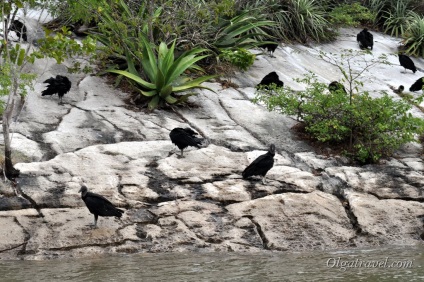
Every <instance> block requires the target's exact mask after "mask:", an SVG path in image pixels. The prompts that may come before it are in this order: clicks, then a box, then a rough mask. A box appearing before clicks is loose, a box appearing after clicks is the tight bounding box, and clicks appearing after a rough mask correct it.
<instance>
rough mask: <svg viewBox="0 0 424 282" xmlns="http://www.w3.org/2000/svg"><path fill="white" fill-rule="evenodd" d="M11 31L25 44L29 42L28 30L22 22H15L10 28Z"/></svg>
mask: <svg viewBox="0 0 424 282" xmlns="http://www.w3.org/2000/svg"><path fill="white" fill-rule="evenodd" d="M9 31H14V32H15V33H16V35H17V36H18V38H19V40H20V39H22V40H23V41H25V42H27V41H28V37H27V28H26V26H25V25H24V24H23V23H22V22H21V21H19V20H13V21H12V23H11V24H10V26H9Z"/></svg>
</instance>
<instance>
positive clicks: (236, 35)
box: [211, 12, 273, 49]
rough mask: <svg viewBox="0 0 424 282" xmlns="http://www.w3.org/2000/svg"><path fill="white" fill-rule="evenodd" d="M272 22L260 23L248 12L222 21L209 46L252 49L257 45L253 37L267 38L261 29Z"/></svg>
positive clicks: (260, 21)
mask: <svg viewBox="0 0 424 282" xmlns="http://www.w3.org/2000/svg"><path fill="white" fill-rule="evenodd" d="M272 25H273V22H272V21H262V20H260V19H258V18H256V17H254V16H250V15H249V12H244V13H242V14H240V15H238V16H236V17H234V18H231V19H229V20H226V19H222V20H221V23H220V24H219V26H218V30H217V33H216V35H215V38H214V40H213V41H212V43H211V45H212V46H213V47H215V48H216V49H222V48H246V49H248V48H252V47H254V46H256V45H257V41H256V40H255V36H267V34H266V32H265V31H263V30H262V29H261V27H269V26H272Z"/></svg>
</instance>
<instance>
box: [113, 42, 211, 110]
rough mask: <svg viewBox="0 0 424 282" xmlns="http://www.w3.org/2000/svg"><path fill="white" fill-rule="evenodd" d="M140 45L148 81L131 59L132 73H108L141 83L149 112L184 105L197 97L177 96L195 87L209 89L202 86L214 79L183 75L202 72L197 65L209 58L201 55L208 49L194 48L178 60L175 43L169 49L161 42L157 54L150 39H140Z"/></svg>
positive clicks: (114, 71) (130, 68) (115, 71)
mask: <svg viewBox="0 0 424 282" xmlns="http://www.w3.org/2000/svg"><path fill="white" fill-rule="evenodd" d="M141 44H142V46H143V49H142V54H141V64H142V66H143V71H144V73H145V74H146V76H147V78H148V81H147V80H145V79H143V78H142V76H141V75H140V74H139V73H138V72H137V70H136V68H135V66H134V65H133V64H132V63H131V62H132V61H131V59H130V58H127V59H128V62H129V67H128V69H129V71H121V70H109V72H112V73H117V74H120V75H123V76H125V77H127V78H128V79H130V80H131V81H134V82H136V83H137V84H139V85H140V86H141V88H140V93H141V94H142V95H144V96H146V97H150V98H151V100H150V102H149V105H148V106H149V109H151V110H152V109H155V108H156V107H158V106H159V105H161V104H162V103H164V102H166V103H168V104H175V103H181V102H184V101H186V100H187V98H188V97H189V96H191V95H194V94H193V93H189V94H184V95H180V96H175V93H178V92H184V91H187V90H191V89H194V88H205V89H209V88H207V87H205V86H202V85H200V84H201V83H202V82H205V81H207V80H209V79H211V78H213V77H214V76H202V77H199V78H196V79H193V80H192V79H190V78H189V77H187V76H185V75H184V72H185V71H186V70H188V69H196V70H201V69H200V68H199V67H198V66H196V65H195V63H196V62H198V61H199V60H201V59H203V58H206V57H207V55H201V56H198V55H199V54H200V53H202V52H205V51H206V50H205V49H200V48H199V49H192V50H189V51H186V52H184V53H183V54H181V55H180V56H179V57H178V58H177V59H175V55H174V51H175V40H174V42H173V43H172V45H171V47H170V48H168V46H167V45H166V44H165V43H164V42H162V43H160V45H159V47H158V52H157V55H156V54H155V50H154V49H153V48H152V47H151V46H150V43H149V42H148V40H147V38H145V37H141ZM209 90H211V89H209ZM211 91H212V90H211Z"/></svg>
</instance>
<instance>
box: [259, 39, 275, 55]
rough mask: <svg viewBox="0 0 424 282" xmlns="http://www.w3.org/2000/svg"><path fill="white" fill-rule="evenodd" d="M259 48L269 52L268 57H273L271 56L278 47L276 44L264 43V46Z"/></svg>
mask: <svg viewBox="0 0 424 282" xmlns="http://www.w3.org/2000/svg"><path fill="white" fill-rule="evenodd" d="M261 47H262V48H264V49H266V50H267V51H268V52H269V54H270V57H274V56H273V54H274V52H275V50H276V49H277V47H278V43H277V42H273V43H265V44H262V45H261Z"/></svg>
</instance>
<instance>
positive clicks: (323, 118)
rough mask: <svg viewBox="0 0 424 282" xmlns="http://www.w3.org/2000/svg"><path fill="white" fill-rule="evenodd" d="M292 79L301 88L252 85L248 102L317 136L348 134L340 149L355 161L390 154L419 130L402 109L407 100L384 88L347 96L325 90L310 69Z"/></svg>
mask: <svg viewBox="0 0 424 282" xmlns="http://www.w3.org/2000/svg"><path fill="white" fill-rule="evenodd" d="M295 81H297V82H300V83H304V84H306V85H307V88H306V90H305V91H300V92H295V91H293V90H292V89H290V88H289V87H284V88H278V89H274V91H273V95H270V94H269V92H263V91H258V92H257V93H256V97H255V99H254V100H253V102H254V103H264V104H265V106H266V107H267V109H268V110H270V111H279V112H280V113H282V114H287V115H295V116H296V117H297V119H298V120H300V121H302V122H303V123H304V124H305V129H306V131H307V132H308V133H309V134H310V135H311V136H312V137H313V138H315V139H317V140H319V141H321V142H326V143H330V144H349V142H350V138H352V146H351V147H350V148H347V152H346V154H347V155H348V156H350V157H352V158H353V159H355V160H357V161H359V162H361V163H373V162H377V161H378V160H379V159H380V158H381V157H386V156H390V155H391V154H392V153H393V152H394V151H395V150H396V149H398V148H399V147H400V146H401V145H402V144H405V143H407V142H411V141H414V140H415V136H416V135H418V134H422V133H423V131H424V121H423V120H421V119H420V118H416V117H413V116H412V115H411V114H410V113H409V112H408V111H409V110H410V108H411V106H410V105H409V104H408V103H407V102H404V101H402V100H401V101H396V100H394V99H393V98H391V97H389V96H388V95H387V93H384V94H383V95H382V97H380V98H375V99H373V98H371V97H370V96H369V94H368V93H367V92H359V93H356V94H355V95H353V96H352V99H351V98H350V97H349V95H346V93H344V92H343V91H332V92H329V91H327V90H326V89H327V85H326V84H323V83H319V82H318V81H317V80H316V77H315V76H313V75H306V76H305V78H303V79H296V80H295Z"/></svg>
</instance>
